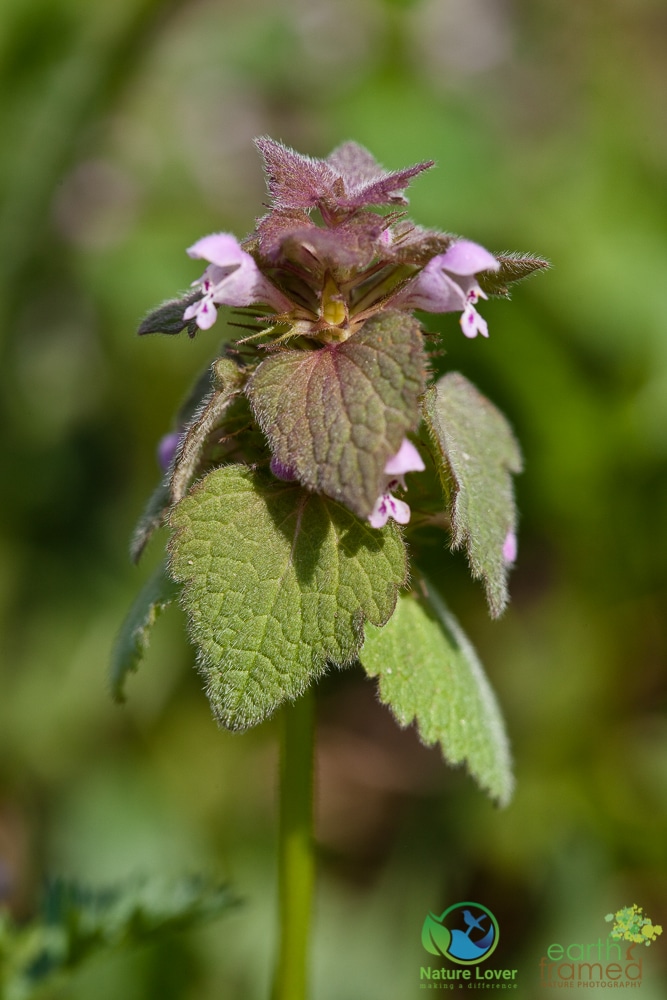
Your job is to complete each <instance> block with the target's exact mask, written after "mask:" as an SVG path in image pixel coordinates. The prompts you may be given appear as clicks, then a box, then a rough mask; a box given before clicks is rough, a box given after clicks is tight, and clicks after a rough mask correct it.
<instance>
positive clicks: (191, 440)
mask: <svg viewBox="0 0 667 1000" xmlns="http://www.w3.org/2000/svg"><path fill="white" fill-rule="evenodd" d="M212 373H213V376H212V381H213V387H214V388H213V391H212V392H211V394H210V395H209V396H207V397H206V398H205V399H204V400H203V401H202V404H201V406H200V408H199V409H198V410H197V411H196V412H195V414H194V416H193V417H192V420H191V422H190V425H189V427H187V428H186V429H185V431H184V433H183V438H182V440H181V443H180V446H179V448H178V451H177V453H176V458H175V460H174V464H173V468H172V470H171V481H170V495H169V498H170V501H171V503H176V502H177V501H178V500H180V499H181V497H182V496H184V495H185V492H186V490H187V488H188V486H189V485H190V483H191V481H192V479H193V478H194V476H195V475H196V474H197V472H198V471H199V470H200V469H201V468H202V466H203V465H204V462H205V460H206V455H205V446H206V444H207V441H208V440H209V438H210V437H211V435H212V434H213V433H214V432H216V431H218V432H219V436H222V434H223V430H222V428H223V423H224V420H225V417H226V415H227V411H228V410H229V408H230V406H231V404H232V403H233V402H234V400H235V399H236V398H237V397H238V395H239V393H240V391H241V389H242V387H243V374H242V372H241V371H240V369H239V368H238V367H237V366H236V365H235V364H234V362H233V361H230V360H229V359H228V358H218V360H217V361H215V362H214V363H213V366H212Z"/></svg>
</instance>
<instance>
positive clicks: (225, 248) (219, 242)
mask: <svg viewBox="0 0 667 1000" xmlns="http://www.w3.org/2000/svg"><path fill="white" fill-rule="evenodd" d="M188 254H189V255H190V256H191V257H193V258H195V259H200V260H207V261H209V262H210V263H209V266H208V267H207V268H206V270H205V271H204V273H203V275H202V276H201V278H199V279H198V280H197V281H195V282H193V284H194V285H201V288H202V291H203V293H204V294H203V295H202V297H201V298H200V299H198V300H197V301H196V302H193V303H192V305H190V306H188V308H187V309H186V310H185V312H184V313H183V319H184V320H190V319H194V320H196V323H197V326H198V327H199V328H200V330H208V329H209V327H211V326H213V324H214V323H215V320H216V317H217V309H216V306H218V305H225V306H250V305H254V303H256V302H262V303H264V304H266V305H268V306H271V307H272V308H273V309H275V310H276V311H277V312H282V311H283V310H285V309H289V308H290V302H289V300H288V299H287V298H286V297H285V296H284V295H283V294H282V292H280V291H279V290H278V289H277V288H276V287H275V285H272V284H271V282H270V281H268V279H267V278H265V277H264V275H263V274H262V273H261V271H260V270H259V268H258V267H257V265H256V264H255V261H254V260H253V258H252V257H251V256H250V254H249V253H246V251H245V250H243V249H242V248H241V246H240V244H239V242H238V240H237V239H236V237H235V236H232V235H231V234H230V233H212V234H211V235H210V236H204V237H202V239H200V240H198V241H197V242H196V243H195V244H194V245H193V246H191V247H190V248H189V249H188Z"/></svg>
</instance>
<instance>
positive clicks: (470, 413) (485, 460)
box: [424, 372, 521, 617]
mask: <svg viewBox="0 0 667 1000" xmlns="http://www.w3.org/2000/svg"><path fill="white" fill-rule="evenodd" d="M424 421H425V423H426V426H427V428H428V430H429V434H430V436H431V439H432V442H433V445H434V447H435V452H436V454H435V458H436V464H438V465H439V471H440V476H441V479H442V483H443V487H444V490H445V495H446V498H447V501H448V503H449V506H450V510H449V515H450V519H451V523H452V548H453V549H457V548H460V547H461V546H462V545H464V544H465V547H466V551H467V555H468V561H469V563H470V568H471V570H472V573H473V576H474V577H476V578H477V579H483V580H484V584H485V587H486V595H487V599H488V602H489V608H490V610H491V614H492V615H493V616H494V617H497V616H498V615H500V614H501V613H502V611H503V609H504V608H505V605H506V604H507V601H508V593H507V573H508V569H509V562H508V560H507V559H506V558H505V555H504V554H503V547H504V546H505V543H506V541H507V539H508V536H510V535H512V534H514V533H515V531H516V507H515V505H514V493H513V488H512V477H511V473H513V472H520V471H521V452H520V451H519V446H518V444H517V442H516V439H515V438H514V435H513V433H512V429H511V428H510V426H509V424H508V423H507V420H506V419H505V417H504V416H503V415H502V413H501V412H500V410H498V409H496V407H495V406H494V405H493V404H492V403H490V402H489V400H488V399H487V398H486V397H485V396H483V395H482V394H481V393H480V392H479V391H478V390H477V389H476V388H475V386H474V385H472V383H471V382H468V380H467V379H466V378H464V377H463V375H460V374H459V373H458V372H451V373H450V374H448V375H445V376H444V377H443V378H441V379H440V380H439V381H438V382H437V383H436V384H435V385H433V386H431V387H430V388H429V389H428V391H427V392H426V394H425V396H424Z"/></svg>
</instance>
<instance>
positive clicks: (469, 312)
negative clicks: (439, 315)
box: [390, 240, 500, 337]
mask: <svg viewBox="0 0 667 1000" xmlns="http://www.w3.org/2000/svg"><path fill="white" fill-rule="evenodd" d="M499 267H500V264H499V263H498V261H497V260H496V258H495V257H494V256H493V254H491V253H489V251H488V250H485V249H484V247H482V246H480V245H479V244H478V243H472V242H471V241H470V240H459V241H458V242H457V243H453V244H452V245H451V246H450V247H449V249H448V250H446V251H445V253H441V254H438V255H437V256H436V257H433V258H432V259H431V260H430V261H429V262H428V264H427V265H426V267H425V268H424V269H423V270H422V271H420V273H419V274H418V275H417V276H416V278H415V279H414V281H412V282H411V283H410V284H409V285H406V286H405V288H403V289H402V290H401V291H400V292H399V293H398V294H397V295H396V297H395V298H394V299H393V300H392V302H391V303H390V304H391V305H398V306H399V308H408V309H424V310H425V312H459V311H460V312H461V319H460V324H461V329H462V330H463V332H464V334H465V335H466V337H476V336H477V334H478V333H481V334H482V336H483V337H488V335H489V331H488V327H487V325H486V321H485V320H484V319H483V318H482V317H481V316H480V315H479V313H478V312H477V310H476V309H475V304H476V303H477V302H478V301H479V299H480V298H482V299H485V298H486V297H487V296H486V295H485V294H484V292H483V291H482V289H481V288H480V287H479V285H478V283H477V281H476V280H475V275H476V274H478V273H479V272H480V271H497V270H498V268H499Z"/></svg>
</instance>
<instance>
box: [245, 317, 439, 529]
mask: <svg viewBox="0 0 667 1000" xmlns="http://www.w3.org/2000/svg"><path fill="white" fill-rule="evenodd" d="M424 377H425V356H424V350H423V344H422V335H421V332H420V328H419V324H418V323H417V321H416V320H415V319H413V317H411V316H408V315H406V314H404V313H399V312H396V311H388V312H384V313H381V314H377V315H376V316H373V317H372V318H371V319H369V320H368V322H367V323H365V324H364V326H363V327H362V328H361V329H360V330H359V331H358V332H357V333H355V334H353V335H352V336H351V337H350V338H349V340H346V341H344V342H343V343H337V344H326V345H325V346H324V347H321V348H319V349H317V350H312V351H305V350H300V351H297V350H286V351H282V352H281V353H276V354H275V355H273V356H272V357H269V358H267V359H266V360H265V361H263V362H262V363H261V364H260V366H259V368H258V369H257V370H256V372H255V373H254V375H253V376H252V377H251V378H250V380H249V382H248V385H247V388H246V391H247V393H248V396H249V398H250V401H251V403H252V407H253V410H254V412H255V415H256V417H257V421H258V423H259V425H260V427H261V428H262V430H263V431H264V433H265V434H266V436H267V438H268V441H269V445H270V447H271V451H272V452H273V454H274V456H275V457H276V459H277V460H278V461H279V462H280V464H281V465H283V466H284V467H286V468H288V469H292V470H293V471H294V474H295V475H296V477H297V479H298V480H299V482H300V483H301V484H302V485H303V486H305V487H306V488H308V489H311V490H315V491H317V492H321V493H326V494H327V495H328V496H330V497H333V498H334V499H335V500H339V501H340V502H341V503H344V504H345V505H346V506H347V507H349V508H350V510H352V511H354V512H355V514H358V516H359V517H361V518H366V517H368V515H369V514H370V513H371V511H372V509H373V505H374V504H375V501H376V500H377V498H378V496H379V495H380V494H381V492H382V486H383V483H384V467H385V464H386V462H387V459H388V458H389V457H390V456H391V455H395V454H396V452H397V451H398V449H399V448H400V446H401V443H402V441H403V438H404V437H405V435H406V433H407V432H408V431H410V430H414V429H415V428H416V426H417V424H418V422H419V409H418V400H419V396H420V394H421V392H422V389H423V385H424Z"/></svg>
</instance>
